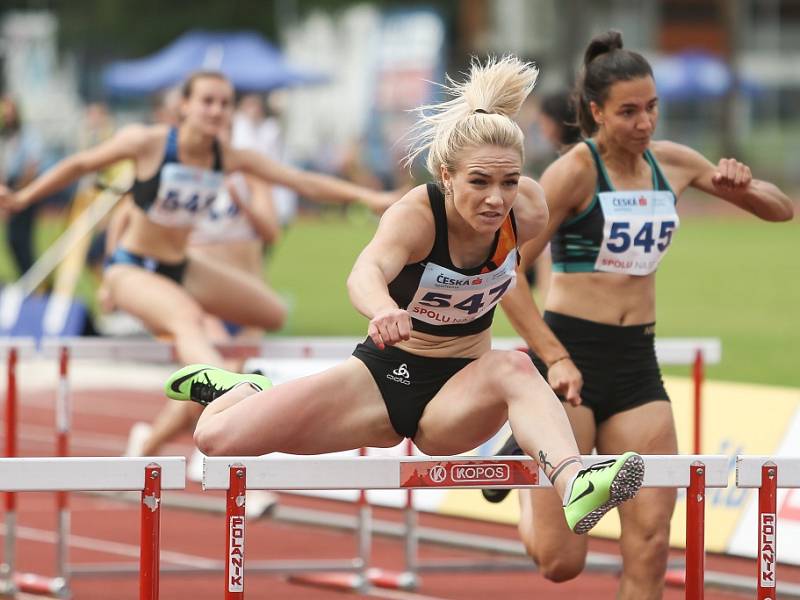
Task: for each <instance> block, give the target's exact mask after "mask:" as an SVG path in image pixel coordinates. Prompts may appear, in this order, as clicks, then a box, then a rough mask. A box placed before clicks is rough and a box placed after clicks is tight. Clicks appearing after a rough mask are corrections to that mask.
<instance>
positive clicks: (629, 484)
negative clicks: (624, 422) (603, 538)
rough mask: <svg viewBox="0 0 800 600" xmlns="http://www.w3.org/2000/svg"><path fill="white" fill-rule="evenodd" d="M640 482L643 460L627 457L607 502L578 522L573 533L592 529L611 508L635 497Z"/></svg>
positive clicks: (640, 484)
mask: <svg viewBox="0 0 800 600" xmlns="http://www.w3.org/2000/svg"><path fill="white" fill-rule="evenodd" d="M642 481H644V460H643V459H642V457H641V456H639V455H638V454H637V455H634V456H631V457H629V458H628V459H627V460H626V461H625V462H624V463H623V465H622V468H620V470H619V472H618V473H617V474H616V475H615V476H614V479H613V481H612V482H611V488H610V491H609V498H608V501H606V502H605V503H604V504H602V505H601V506H598V507H597V508H595V509H594V510H593V511H591V512H590V513H589V514H588V515H586V516H585V517H583V518H582V519H581V520H580V521H578V522H577V523H576V524H575V527H574V528H573V531H574V532H575V533H579V534H582V533H586V532H587V531H589V530H590V529H592V527H594V526H595V525H597V523H598V521H600V519H602V518H603V516H604V515H605V514H606V513H607V512H608V511H610V510H611V509H612V508H615V507H617V506H619V505H620V504H622V503H623V502H626V501H627V500H630V499H631V498H633V497H635V496H636V494H637V493H638V492H639V488H641V487H642Z"/></svg>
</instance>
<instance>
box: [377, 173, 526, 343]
mask: <svg viewBox="0 0 800 600" xmlns="http://www.w3.org/2000/svg"><path fill="white" fill-rule="evenodd" d="M428 201H429V202H430V205H431V211H432V212H433V218H434V223H435V227H436V237H435V239H434V242H433V248H431V252H430V254H428V256H427V257H426V258H425V259H424V260H422V261H420V262H418V263H412V264H410V265H406V266H405V267H403V270H402V271H400V273H399V274H398V275H397V277H395V278H394V280H393V281H392V282H391V283H390V284H389V295H390V296H391V297H392V299H393V300H394V301H395V302H396V303H397V305H398V306H399V307H400V308H403V309H405V310H407V311H408V312H409V313H410V314H411V319H412V326H413V328H414V330H415V331H421V332H423V333H430V334H432V335H440V336H459V335H470V334H473V333H478V332H481V331H483V330H484V329H488V328H489V327H490V326H491V324H492V318H493V316H494V308H495V306H496V305H497V303H498V302H499V301H500V299H501V298H502V297H503V294H505V293H506V292H507V291H508V290H510V289H512V288H513V287H514V284H515V282H516V268H517V263H518V262H519V256H518V252H517V224H516V222H515V220H514V212H513V210H512V211H511V212H509V214H508V216H507V217H506V218H505V220H504V221H503V224H502V225H501V226H500V229H498V231H497V233H495V236H494V243H493V245H492V248H491V250H490V251H489V254H488V256H487V257H486V260H484V261H483V262H482V263H480V264H479V265H477V266H475V267H471V268H459V267H456V266H455V265H454V264H453V261H452V259H451V258H450V247H449V245H448V235H447V211H446V210H445V205H444V201H445V199H444V194H442V192H441V190H440V189H439V187H438V186H437V185H435V184H432V183H429V184H428Z"/></svg>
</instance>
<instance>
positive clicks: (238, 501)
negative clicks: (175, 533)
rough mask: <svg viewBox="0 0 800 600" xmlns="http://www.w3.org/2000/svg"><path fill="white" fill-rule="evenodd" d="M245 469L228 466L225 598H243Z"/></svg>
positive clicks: (241, 599)
mask: <svg viewBox="0 0 800 600" xmlns="http://www.w3.org/2000/svg"><path fill="white" fill-rule="evenodd" d="M246 491H247V471H246V469H245V468H244V466H241V465H239V466H233V467H231V468H230V482H229V484H228V495H227V500H226V503H225V515H226V530H225V557H226V558H225V600H244V529H245V527H244V526H245V515H244V511H245V501H246V500H245V494H246Z"/></svg>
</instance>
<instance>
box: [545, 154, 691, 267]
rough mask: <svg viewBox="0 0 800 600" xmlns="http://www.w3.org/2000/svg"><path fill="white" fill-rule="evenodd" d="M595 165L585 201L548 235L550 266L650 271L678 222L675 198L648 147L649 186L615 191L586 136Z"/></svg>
mask: <svg viewBox="0 0 800 600" xmlns="http://www.w3.org/2000/svg"><path fill="white" fill-rule="evenodd" d="M585 143H586V145H587V146H588V147H589V150H590V151H591V153H592V157H593V158H594V162H595V166H596V167H597V187H596V189H595V194H594V197H593V198H592V201H591V203H590V204H589V206H588V207H587V208H586V209H585V210H583V211H582V212H581V213H580V214H578V215H576V216H574V217H572V218H570V219H568V220H565V221H564V222H563V223H562V224H561V225H560V226H559V228H558V230H557V231H556V233H555V234H554V235H553V239H552V240H551V246H550V248H551V253H552V257H553V271H555V272H559V273H589V272H596V271H606V272H615V273H625V274H628V275H647V274H649V273H652V272H653V271H655V269H656V268H657V266H658V263H659V262H660V260H661V258H662V257H663V255H664V253H665V252H666V250H667V248H668V246H669V244H670V242H671V241H672V234H673V233H674V231H675V230H676V229H677V228H678V226H679V219H678V215H677V213H676V212H675V205H676V202H677V197H676V196H675V194H674V192H673V191H672V188H671V187H670V185H669V182H668V181H667V179H666V177H664V174H663V173H662V172H661V169H660V168H659V166H658V162H656V159H655V157H654V156H653V154H652V152H650V150H649V149H648V150H645V152H644V158H645V160H646V161H647V162H648V163H649V165H650V168H651V170H652V173H653V185H652V189H650V190H615V189H614V186H613V185H612V184H611V179H610V178H609V176H608V173H607V172H606V168H605V165H604V164H603V160H602V158H600V154H599V152H598V151H597V148H596V146H595V144H594V142H593V141H592V140H585Z"/></svg>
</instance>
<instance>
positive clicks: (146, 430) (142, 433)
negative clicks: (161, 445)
mask: <svg viewBox="0 0 800 600" xmlns="http://www.w3.org/2000/svg"><path fill="white" fill-rule="evenodd" d="M152 432H153V428H152V427H151V426H150V424H149V423H144V422H142V421H139V422H138V423H134V424H133V427H131V430H130V433H128V445H127V446H125V454H123V456H143V455H144V454H143V450H144V443H145V442H146V441H147V438H149V437H150V434H151V433H152Z"/></svg>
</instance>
